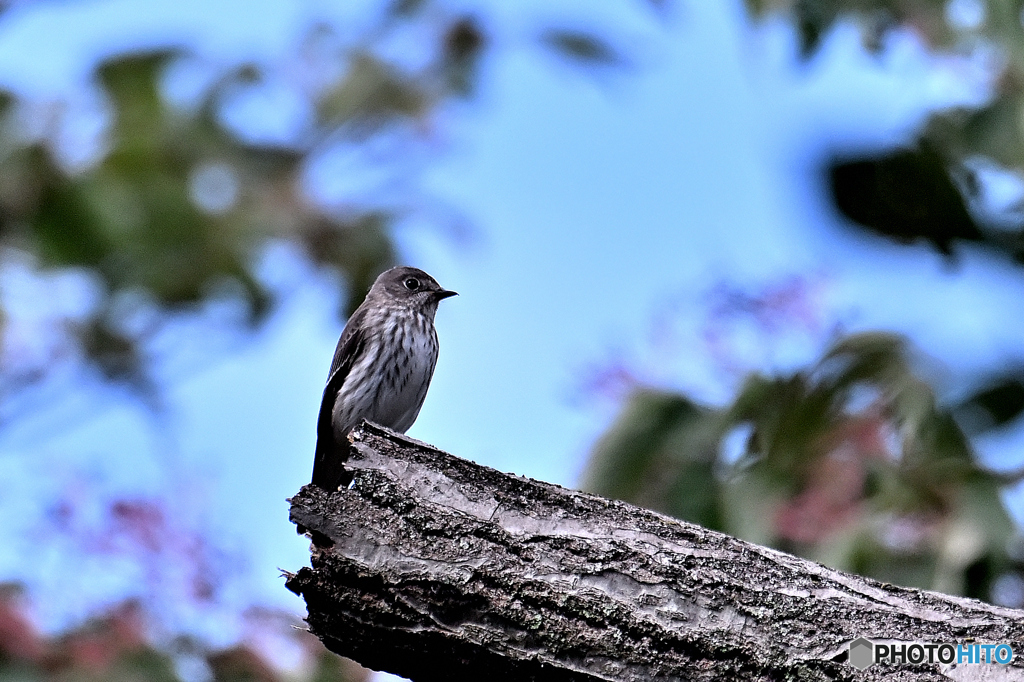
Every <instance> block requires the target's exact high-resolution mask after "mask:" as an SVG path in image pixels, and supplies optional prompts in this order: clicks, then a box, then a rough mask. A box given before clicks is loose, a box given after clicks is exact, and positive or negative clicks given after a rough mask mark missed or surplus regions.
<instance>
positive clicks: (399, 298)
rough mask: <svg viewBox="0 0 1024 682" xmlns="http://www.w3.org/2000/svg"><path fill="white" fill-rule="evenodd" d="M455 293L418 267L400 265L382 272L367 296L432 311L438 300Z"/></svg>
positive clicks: (435, 307) (455, 294)
mask: <svg viewBox="0 0 1024 682" xmlns="http://www.w3.org/2000/svg"><path fill="white" fill-rule="evenodd" d="M457 295H458V294H457V293H456V292H454V291H448V290H447V289H442V288H441V285H440V284H438V283H437V280H435V279H434V278H433V277H431V276H430V275H428V274H427V273H425V272H423V271H422V270H420V269H419V268H410V267H408V266H404V265H401V266H399V267H397V268H391V269H390V270H385V271H384V272H382V273H381V274H380V276H378V277H377V280H376V281H375V282H374V283H373V286H372V287H370V293H369V296H368V297H367V298H370V297H373V298H379V299H382V300H385V301H390V302H393V303H399V304H405V305H408V306H409V307H411V308H420V309H423V310H429V311H434V310H436V309H437V304H438V302H440V301H442V300H444V299H446V298H449V297H450V296H457Z"/></svg>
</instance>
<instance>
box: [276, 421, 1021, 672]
mask: <svg viewBox="0 0 1024 682" xmlns="http://www.w3.org/2000/svg"><path fill="white" fill-rule="evenodd" d="M351 440H352V441H353V444H352V447H351V454H350V456H349V459H348V461H347V463H346V465H345V466H346V469H347V471H348V472H349V475H350V476H351V479H350V481H351V482H350V483H348V485H347V486H345V487H342V488H341V489H340V490H338V491H337V492H332V493H328V492H325V491H323V490H321V489H319V488H317V487H314V486H305V487H304V488H303V489H302V490H301V491H300V492H299V493H298V494H297V495H296V496H295V497H293V498H292V499H291V500H290V501H291V505H292V506H291V519H292V521H293V522H294V523H296V524H297V525H298V526H299V528H300V530H301V531H304V532H306V533H307V534H308V535H309V536H310V537H311V539H312V545H311V553H312V557H311V566H312V567H311V568H303V569H301V570H300V571H299V572H298V573H297V574H289V575H288V581H287V585H288V587H289V588H290V589H291V590H292V591H294V592H296V593H297V594H300V595H301V596H302V597H303V598H304V599H305V601H306V606H307V609H308V617H307V619H306V621H307V623H308V624H309V629H310V631H311V632H313V634H315V635H316V636H318V637H319V638H320V639H321V640H322V641H323V643H324V644H325V645H326V646H327V647H328V648H329V649H331V650H332V651H335V652H337V653H339V654H342V655H344V656H348V657H350V658H353V659H355V660H356V661H358V662H359V663H361V664H363V665H365V666H367V667H370V668H374V669H377V670H385V671H389V672H393V673H395V674H398V675H402V676H404V677H408V678H411V679H413V680H415V681H416V682H428V681H431V680H485V681H486V682H496V681H500V680H623V681H626V680H628V681H640V680H722V679H725V680H782V679H793V680H796V679H799V680H825V679H829V680H854V679H856V680H876V679H877V680H881V679H887V680H889V679H906V680H909V679H914V680H947V679H958V680H974V679H978V680H981V679H1024V664H1022V663H1021V660H1020V654H1021V653H1024V644H1022V643H1024V611H1017V610H1013V609H1006V608H1000V607H996V606H990V605H988V604H984V603H982V602H979V601H974V600H971V599H963V598H959V597H951V596H947V595H943V594H938V593H934V592H927V591H922V590H914V589H907V588H902V587H897V586H895V585H888V584H884V583H879V582H876V581H874V580H869V579H865V578H860V577H857V576H853V575H849V574H846V573H841V572H839V571H834V570H832V569H829V568H826V567H825V566H822V565H820V564H816V563H813V562H810V561H806V560H804V559H799V558H797V557H794V556H790V555H788V554H785V553H783V552H779V551H776V550H773V549H769V548H766V547H760V546H758V545H753V544H750V543H748V542H743V541H741V540H736V539H735V538H731V537H729V536H727V535H723V534H722V533H718V532H715V531H710V530H707V529H705V528H701V527H700V526H695V525H693V524H689V523H684V522H681V521H677V520H675V519H671V518H668V517H665V516H662V515H660V514H656V513H654V512H650V511H646V510H644V509H640V508H637V507H634V506H632V505H629V504H626V503H623V502H616V501H613V500H607V499H604V498H600V497H597V496H594V495H589V494H586V493H581V492H577V491H573V490H566V489H564V488H560V487H558V486H555V485H550V484H547V483H541V482H538V481H534V480H531V479H528V478H523V477H520V476H513V475H510V474H503V473H500V472H498V471H495V470H493V469H489V468H487V467H483V466H479V465H477V464H474V463H472V462H468V461H465V460H462V459H459V458H456V457H453V456H452V455H449V454H447V453H444V452H441V451H440V450H437V449H435V448H433V447H431V446H429V445H426V444H423V443H420V442H418V441H415V440H412V439H409V438H406V437H404V436H401V435H398V434H395V433H393V432H391V431H388V430H387V429H384V428H381V427H379V426H376V425H374V424H369V423H364V424H363V425H362V426H361V427H360V428H359V429H357V430H356V431H355V432H354V433H353V434H352V436H351ZM858 636H865V637H868V638H872V639H887V640H900V641H918V642H938V643H941V642H954V643H956V642H968V641H977V642H982V643H999V642H1008V643H1010V644H1011V646H1012V647H1013V651H1014V659H1013V662H1012V663H1011V664H1010V665H1009V666H999V665H964V664H961V665H959V666H953V667H950V666H943V665H941V664H937V663H936V664H920V665H893V666H890V665H884V664H876V665H874V666H872V667H869V668H867V669H866V670H864V671H858V670H856V669H855V668H854V667H853V666H851V665H850V664H849V663H848V662H847V661H846V656H847V649H848V644H849V642H850V641H851V640H853V639H855V638H857V637H858Z"/></svg>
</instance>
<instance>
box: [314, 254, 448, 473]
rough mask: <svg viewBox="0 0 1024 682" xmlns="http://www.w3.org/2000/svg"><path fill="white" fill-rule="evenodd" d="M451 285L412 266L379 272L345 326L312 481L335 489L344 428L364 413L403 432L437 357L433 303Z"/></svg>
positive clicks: (324, 403)
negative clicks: (446, 285)
mask: <svg viewBox="0 0 1024 682" xmlns="http://www.w3.org/2000/svg"><path fill="white" fill-rule="evenodd" d="M457 295H458V294H457V293H456V292H454V291H449V290H447V289H443V288H441V285H439V284H438V283H437V280H435V279H434V278H433V277H431V276H430V275H428V274H427V273H425V272H424V271H423V270H420V269H418V268H413V267H408V266H399V267H394V268H391V269H390V270H386V271H385V272H382V273H381V274H380V275H379V276H378V277H377V279H376V281H374V283H373V286H371V287H370V291H369V293H368V294H367V295H366V299H365V300H364V301H363V302H362V303H361V304H360V306H359V307H358V308H356V310H355V312H353V313H352V316H351V317H350V318H349V320H348V322H347V323H346V324H345V329H344V330H343V331H342V332H341V338H340V339H338V346H337V348H336V349H335V351H334V360H333V361H332V362H331V370H330V372H328V374H327V385H326V387H324V394H323V398H322V399H321V401H320V414H319V416H318V417H317V428H316V454H315V456H314V458H313V480H312V482H313V484H314V485H317V486H319V487H320V488H323V489H325V490H328V491H333V490H337V489H338V486H339V485H341V483H342V479H343V477H344V473H345V472H344V467H343V465H344V461H345V458H346V453H347V452H348V445H347V442H348V433H349V431H351V430H352V429H353V428H354V427H355V426H356V425H358V424H359V423H360V422H361V421H362V420H363V419H367V420H369V421H372V422H376V423H377V424H380V425H381V426H386V427H388V428H389V429H393V430H395V431H398V432H399V433H405V432H406V431H407V430H408V429H409V427H411V426H412V424H413V422H414V421H416V417H417V415H419V412H420V407H421V406H422V405H423V399H424V398H425V397H426V395H427V388H428V387H429V386H430V378H431V377H432V376H433V374H434V365H435V364H436V363H437V352H438V344H437V331H436V330H435V329H434V315H435V313H437V304H438V303H440V302H441V301H443V300H444V299H446V298H450V297H451V296H457Z"/></svg>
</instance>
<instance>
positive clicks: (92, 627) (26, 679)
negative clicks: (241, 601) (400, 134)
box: [0, 585, 370, 682]
mask: <svg viewBox="0 0 1024 682" xmlns="http://www.w3.org/2000/svg"><path fill="white" fill-rule="evenodd" d="M264 627H265V628H271V629H273V630H275V632H273V633H271V634H273V635H276V636H278V637H280V638H282V639H284V640H286V641H289V643H290V644H291V645H292V646H294V647H296V648H297V649H298V650H299V652H300V659H301V674H300V675H298V676H296V674H295V672H294V671H291V672H282V671H281V670H279V669H278V668H277V667H276V666H275V665H274V664H273V663H272V662H270V661H268V660H267V659H266V658H265V654H264V653H263V652H261V651H260V647H259V646H257V645H256V644H255V643H254V644H239V645H235V646H233V647H230V648H228V649H220V650H216V649H210V648H208V647H206V646H205V645H203V644H202V643H200V642H197V641H195V640H191V639H185V638H179V639H178V640H177V641H176V642H175V643H174V644H173V645H171V646H164V647H156V646H154V644H153V643H152V642H150V641H149V639H148V638H147V634H146V633H147V629H148V628H147V625H146V614H145V613H144V611H143V609H142V607H141V606H140V605H139V604H138V603H135V602H129V603H125V604H121V605H120V606H117V607H115V608H113V609H111V611H110V612H109V613H107V614H105V615H102V616H99V617H96V618H93V619H92V620H90V621H88V622H86V623H84V624H83V625H81V626H79V627H77V628H75V629H73V630H70V631H68V632H65V633H63V634H61V635H58V636H54V637H48V636H45V635H43V634H41V633H40V632H38V631H37V630H36V628H35V627H34V626H33V625H32V623H31V621H30V619H29V617H28V615H27V610H26V609H25V607H24V604H23V600H22V599H21V594H20V590H19V588H18V587H17V586H14V585H0V680H18V681H19V682H44V681H46V680H54V681H57V680H60V681H61V682H78V681H80V682H92V681H96V682H99V681H100V680H110V681H111V682H116V681H118V680H124V681H126V682H128V681H133V680H149V681H151V682H178V681H179V680H192V679H197V677H198V678H200V679H207V680H209V681H210V682H278V681H282V682H283V681H284V680H289V681H290V682H326V681H327V680H330V681H331V682H365V680H367V679H369V676H370V672H369V671H368V670H366V669H364V668H362V667H360V666H358V665H357V664H355V663H353V662H352V661H349V660H347V659H343V658H340V657H338V656H335V655H334V654H332V653H330V652H329V651H327V650H326V649H324V648H323V646H321V645H320V642H319V641H318V640H317V639H316V638H315V637H313V636H312V635H310V634H309V633H307V632H306V631H304V630H298V629H295V628H293V626H292V624H290V623H285V622H284V621H283V620H280V619H278V620H277V621H275V622H274V623H272V624H270V625H266V624H265V626H264ZM172 652H173V653H172ZM183 666H186V667H187V669H188V674H187V675H185V676H183V675H182V674H181V671H182V669H183Z"/></svg>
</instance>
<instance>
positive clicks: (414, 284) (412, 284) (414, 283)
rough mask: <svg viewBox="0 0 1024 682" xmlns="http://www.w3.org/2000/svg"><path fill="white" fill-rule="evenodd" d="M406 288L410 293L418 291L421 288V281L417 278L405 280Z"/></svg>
mask: <svg viewBox="0 0 1024 682" xmlns="http://www.w3.org/2000/svg"><path fill="white" fill-rule="evenodd" d="M405 288H406V289H408V290H409V291H416V290H417V289H419V288H420V281H419V280H418V279H416V278H415V277H410V278H409V279H407V280H405Z"/></svg>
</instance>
